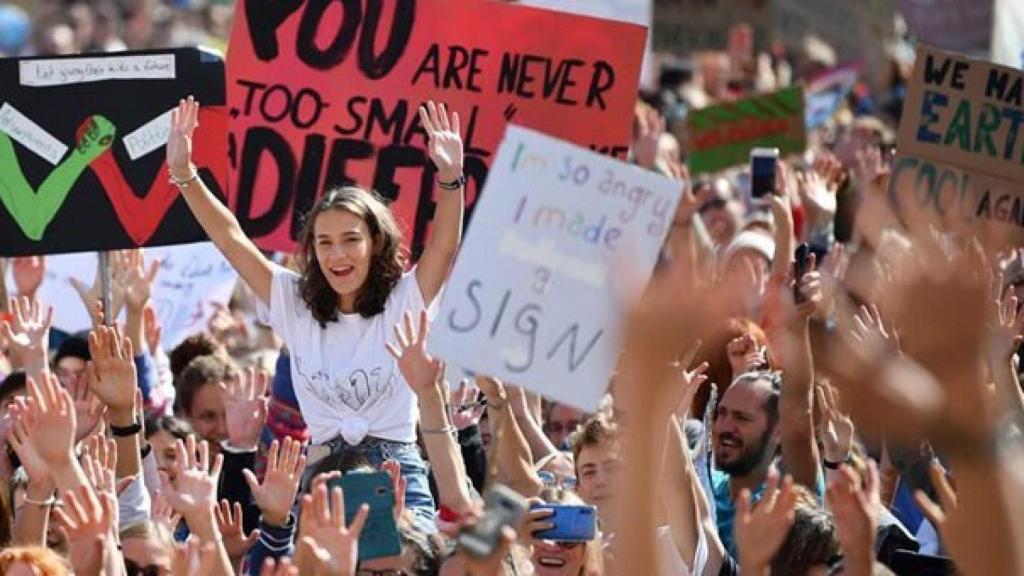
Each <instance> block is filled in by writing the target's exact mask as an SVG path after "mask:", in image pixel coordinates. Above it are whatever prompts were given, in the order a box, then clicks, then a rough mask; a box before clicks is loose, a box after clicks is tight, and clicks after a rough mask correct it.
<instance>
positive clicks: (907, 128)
mask: <svg viewBox="0 0 1024 576" xmlns="http://www.w3.org/2000/svg"><path fill="white" fill-rule="evenodd" d="M1022 99H1024V74H1022V73H1021V72H1020V71H1019V70H1014V69H1011V68H1006V67H1003V66H997V65H995V64H992V63H990V62H983V61H979V60H972V59H969V58H967V57H965V56H961V55H958V54H953V53H950V52H945V51H942V50H939V49H937V48H932V47H928V46H920V47H919V48H918V52H917V62H916V63H915V65H914V72H913V76H912V78H911V81H910V84H909V87H908V92H907V99H906V103H905V104H904V106H903V118H902V120H901V121H900V129H899V141H898V143H897V149H898V150H899V157H898V158H897V159H896V162H895V164H894V166H893V178H892V190H893V193H894V194H895V195H896V197H897V199H898V200H899V207H900V209H901V210H923V211H924V213H925V214H926V215H928V216H931V217H939V218H942V219H944V220H946V221H947V222H948V223H949V224H951V225H963V224H964V223H965V222H974V223H977V224H983V225H984V228H986V229H987V230H989V231H990V232H995V233H999V234H1007V235H1010V236H1012V237H1013V238H1015V239H1018V240H1021V239H1024V207H1022V201H1024V199H1022V196H1021V194H1020V193H1019V192H1017V191H1018V190H1020V189H1021V187H1022V184H1024V163H1022V158H1024V137H1021V135H1020V131H1021V122H1022V121H1024V102H1022Z"/></svg>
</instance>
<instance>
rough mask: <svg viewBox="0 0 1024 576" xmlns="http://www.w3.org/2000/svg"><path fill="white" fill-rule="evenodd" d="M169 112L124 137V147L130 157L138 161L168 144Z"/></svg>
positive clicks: (169, 129)
mask: <svg viewBox="0 0 1024 576" xmlns="http://www.w3.org/2000/svg"><path fill="white" fill-rule="evenodd" d="M173 111H174V110H173V109H171V110H168V111H167V112H164V113H163V114H161V115H159V116H157V117H156V118H154V119H152V120H150V121H149V122H146V123H145V124H144V125H143V126H141V127H139V128H138V129H137V130H135V131H134V132H132V133H131V134H128V135H127V136H125V137H124V147H125V149H126V150H127V151H128V157H129V158H131V159H132V160H137V159H139V158H141V157H143V156H145V155H146V154H149V153H150V152H152V151H154V150H156V149H158V148H160V147H161V146H163V145H164V144H167V137H168V136H169V135H170V133H171V113H172V112H173Z"/></svg>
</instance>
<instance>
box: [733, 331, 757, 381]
mask: <svg viewBox="0 0 1024 576" xmlns="http://www.w3.org/2000/svg"><path fill="white" fill-rule="evenodd" d="M725 353H726V356H727V357H728V359H729V367H730V368H731V370H732V377H733V378H736V377H737V376H739V375H740V374H743V373H745V372H750V371H752V370H757V369H759V368H761V367H763V366H765V365H766V364H767V359H766V358H765V350H764V348H762V347H761V346H760V345H758V343H757V339H756V338H754V335H753V334H749V333H748V334H743V335H742V336H737V337H735V338H733V339H732V340H730V341H729V343H728V344H726V345H725Z"/></svg>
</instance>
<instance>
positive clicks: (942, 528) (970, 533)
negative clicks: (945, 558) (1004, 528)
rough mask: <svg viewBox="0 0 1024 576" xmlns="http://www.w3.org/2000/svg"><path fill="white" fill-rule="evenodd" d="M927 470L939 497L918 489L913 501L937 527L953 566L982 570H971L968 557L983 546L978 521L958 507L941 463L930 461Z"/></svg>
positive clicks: (969, 569) (957, 500)
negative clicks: (935, 497)
mask: <svg viewBox="0 0 1024 576" xmlns="http://www.w3.org/2000/svg"><path fill="white" fill-rule="evenodd" d="M928 473H929V476H930V477H931V480H932V486H934V487H935V492H936V494H937V495H938V497H939V502H938V503H935V502H934V501H932V499H931V498H929V497H928V495H927V494H925V493H924V492H923V491H921V490H918V491H916V492H915V493H914V499H915V500H916V501H917V505H918V506H919V507H920V508H921V511H922V512H924V515H925V517H927V518H928V521H929V522H931V523H932V526H934V527H935V529H936V530H938V532H939V536H940V537H941V538H942V544H943V545H944V546H945V547H946V549H947V550H949V554H950V556H952V557H953V559H954V560H955V561H956V562H957V568H959V569H960V570H962V571H963V573H965V574H978V573H986V572H987V571H983V572H976V571H973V570H972V568H973V566H974V562H973V560H972V559H974V558H977V551H979V550H982V549H983V547H980V546H978V543H979V542H978V540H979V538H978V532H977V530H978V525H977V524H976V523H973V522H972V518H971V514H970V513H969V512H968V511H967V509H964V510H961V509H960V501H959V498H958V497H957V493H956V491H955V490H954V489H953V486H952V485H950V483H949V478H948V477H947V476H946V471H945V470H944V469H943V468H942V465H941V464H939V463H938V462H934V461H933V462H932V464H931V467H930V468H929V470H928ZM982 538H984V536H982ZM979 564H980V565H984V562H979Z"/></svg>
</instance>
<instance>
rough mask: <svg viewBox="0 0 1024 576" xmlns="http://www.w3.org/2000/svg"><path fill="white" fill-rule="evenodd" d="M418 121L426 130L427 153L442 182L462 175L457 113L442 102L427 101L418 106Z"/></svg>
mask: <svg viewBox="0 0 1024 576" xmlns="http://www.w3.org/2000/svg"><path fill="white" fill-rule="evenodd" d="M420 123H421V124H422V125H423V129H424V130H425V131H426V132H427V154H428V155H429V156H430V160H431V161H432V162H433V163H434V166H436V167H437V175H438V178H440V179H441V181H442V182H453V181H454V180H455V179H457V178H458V177H459V176H461V175H462V160H463V151H462V136H461V135H460V134H461V130H462V127H461V125H460V123H459V113H458V112H452V114H451V117H450V118H449V116H448V110H446V109H445V106H444V104H436V105H435V104H434V102H432V101H431V102H427V103H426V104H425V105H424V106H420Z"/></svg>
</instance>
